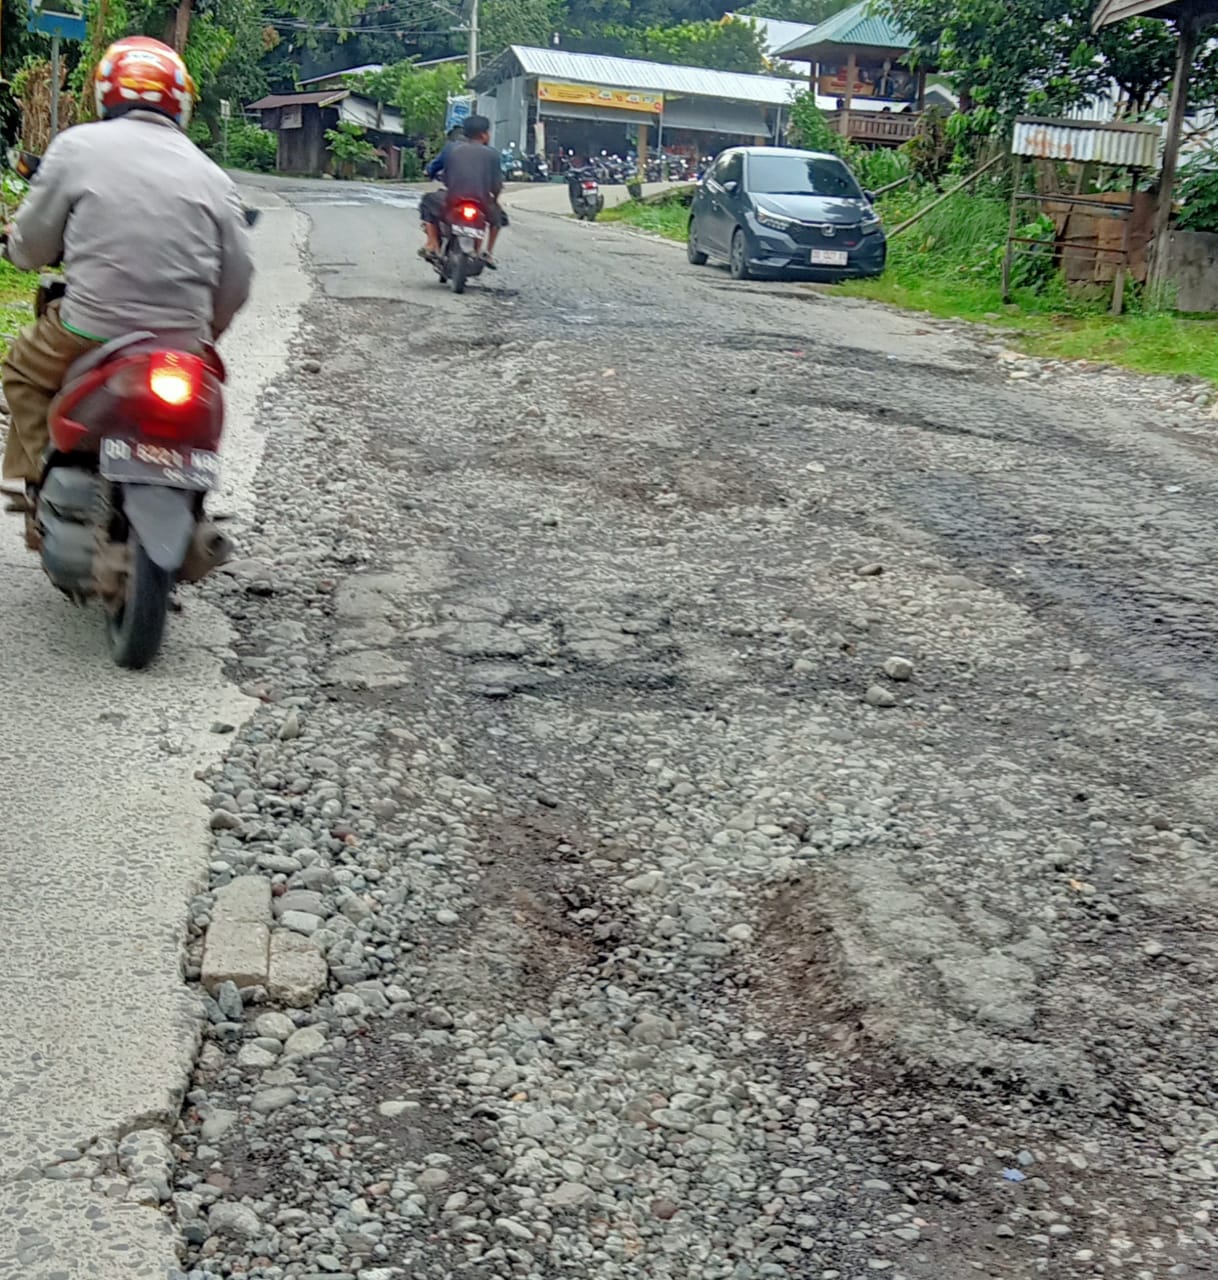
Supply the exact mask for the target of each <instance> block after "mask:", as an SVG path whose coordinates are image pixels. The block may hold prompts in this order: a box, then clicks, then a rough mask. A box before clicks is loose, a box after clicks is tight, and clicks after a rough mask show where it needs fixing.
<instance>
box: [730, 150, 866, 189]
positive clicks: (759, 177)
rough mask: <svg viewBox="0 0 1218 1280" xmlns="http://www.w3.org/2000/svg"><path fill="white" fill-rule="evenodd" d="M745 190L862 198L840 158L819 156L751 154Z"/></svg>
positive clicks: (857, 186)
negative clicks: (833, 158)
mask: <svg viewBox="0 0 1218 1280" xmlns="http://www.w3.org/2000/svg"><path fill="white" fill-rule="evenodd" d="M749 190H750V191H752V192H753V193H754V194H756V195H771V196H836V197H837V198H838V199H840V200H861V199H862V198H863V193H862V192H861V191H860V190H859V184H858V183H857V182H855V180H854V179H853V178H852V177H851V176H850V170H849V169H847V168H846V166H845V165H844V164H842V162H841V161H840V160H830V159H828V158H826V157H822V156H777V155H775V156H759V155H752V156H750V157H749Z"/></svg>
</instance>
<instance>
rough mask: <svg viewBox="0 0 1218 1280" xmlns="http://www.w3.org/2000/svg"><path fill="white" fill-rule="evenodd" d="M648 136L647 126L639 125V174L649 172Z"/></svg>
mask: <svg viewBox="0 0 1218 1280" xmlns="http://www.w3.org/2000/svg"><path fill="white" fill-rule="evenodd" d="M647 134H648V126H647V125H645V124H641V125H639V145H638V153H639V172H640V173H646V172H647Z"/></svg>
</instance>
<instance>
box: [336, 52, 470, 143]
mask: <svg viewBox="0 0 1218 1280" xmlns="http://www.w3.org/2000/svg"><path fill="white" fill-rule="evenodd" d="M347 84H348V86H349V87H350V88H351V89H353V90H354V91H355V92H356V93H362V94H364V95H365V96H366V97H369V98H372V99H373V100H374V101H376V102H379V103H381V104H382V105H385V106H391V107H397V108H398V109H399V110H400V111H401V113H402V131H403V133H405V134H407V135H408V136H410V137H419V138H427V139H428V140H429V141H431V142H437V141H438V140H439V138H440V137H441V135H442V134H443V132H444V118H445V116H446V115H447V113H448V98H449V95H450V94H458V93H461V92H462V91H463V90H464V88H465V68H464V66H458V65H457V64H455V63H445V64H442V65H441V66H438V67H424V68H421V69H420V68H419V67H416V66H415V65H414V63H413V62H411V61H407V62H399V63H396V64H395V65H393V66H389V67H383V68H382V69H381V70H380V71H373V72H368V73H365V74H364V75H359V76H348V77H347Z"/></svg>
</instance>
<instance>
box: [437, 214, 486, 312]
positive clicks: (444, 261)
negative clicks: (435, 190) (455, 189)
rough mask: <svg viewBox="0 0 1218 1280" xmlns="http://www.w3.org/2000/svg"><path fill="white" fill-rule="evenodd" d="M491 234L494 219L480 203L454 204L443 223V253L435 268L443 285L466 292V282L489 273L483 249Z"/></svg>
mask: <svg viewBox="0 0 1218 1280" xmlns="http://www.w3.org/2000/svg"><path fill="white" fill-rule="evenodd" d="M490 233H491V220H490V217H489V215H488V214H487V211H486V210H485V209H484V208H483V207H482V205H481V204H480V203H479V202H478V201H477V200H468V199H461V200H453V201H450V203H449V205H448V207H447V209H446V210H445V213H444V221H443V222H442V223H441V224H440V252H439V254H438V255H437V257H436V259H435V261H434V262H433V263H432V266H434V267H435V269H436V274H437V275H438V276H439V277H440V283H441V284H446V285H448V286H449V287H450V288H451V289H452V291H453V293H464V292H465V283H466V281H467V280H470V279H472V278H473V277H474V276H480V275H481V274H482V273H483V271H484V270H486V259H485V258H484V257H483V254H482V250H483V246H484V245H485V244H486V240H487V237H488V236H489V235H490Z"/></svg>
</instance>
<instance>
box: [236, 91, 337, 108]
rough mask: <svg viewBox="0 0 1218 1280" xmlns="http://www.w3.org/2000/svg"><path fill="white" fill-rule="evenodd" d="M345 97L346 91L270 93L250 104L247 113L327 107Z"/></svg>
mask: <svg viewBox="0 0 1218 1280" xmlns="http://www.w3.org/2000/svg"><path fill="white" fill-rule="evenodd" d="M346 96H347V90H346V89H322V90H321V91H320V92H317V93H272V94H271V95H270V96H269V97H267V98H259V99H258V101H257V102H251V103H250V104H249V106H248V107H247V108H246V110H247V111H272V110H274V108H275V107H329V106H333V104H334V103H336V102H341V101H342V100H343V99H344V98H345V97H346Z"/></svg>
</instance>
